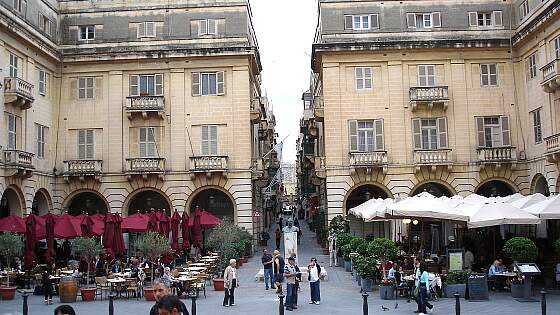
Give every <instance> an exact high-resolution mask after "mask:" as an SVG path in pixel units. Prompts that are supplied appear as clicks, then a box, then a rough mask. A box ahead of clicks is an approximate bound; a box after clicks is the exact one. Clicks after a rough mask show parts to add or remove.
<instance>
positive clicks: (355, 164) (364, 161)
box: [350, 151, 388, 172]
mask: <svg viewBox="0 0 560 315" xmlns="http://www.w3.org/2000/svg"><path fill="white" fill-rule="evenodd" d="M387 164H388V161H387V151H372V152H350V166H351V167H352V168H354V169H359V168H377V167H381V168H383V172H386V171H387Z"/></svg>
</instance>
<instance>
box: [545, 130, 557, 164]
mask: <svg viewBox="0 0 560 315" xmlns="http://www.w3.org/2000/svg"><path fill="white" fill-rule="evenodd" d="M544 141H545V143H546V157H547V159H548V160H549V161H550V162H558V161H560V133H557V134H555V135H552V136H549V137H546V138H544Z"/></svg>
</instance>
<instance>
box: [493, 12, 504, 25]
mask: <svg viewBox="0 0 560 315" xmlns="http://www.w3.org/2000/svg"><path fill="white" fill-rule="evenodd" d="M493 14H494V26H503V18H502V11H494V12H493Z"/></svg>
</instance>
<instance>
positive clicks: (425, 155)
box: [414, 149, 453, 170]
mask: <svg viewBox="0 0 560 315" xmlns="http://www.w3.org/2000/svg"><path fill="white" fill-rule="evenodd" d="M452 159H453V157H452V155H451V149H436V150H415V151H414V164H415V165H416V167H417V168H418V167H421V166H431V167H432V168H433V169H434V170H435V167H436V166H438V165H447V166H448V167H450V166H451V165H452V164H453V160H452Z"/></svg>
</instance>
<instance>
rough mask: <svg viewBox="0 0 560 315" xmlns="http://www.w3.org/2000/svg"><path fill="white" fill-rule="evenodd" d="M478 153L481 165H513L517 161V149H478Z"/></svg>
mask: <svg viewBox="0 0 560 315" xmlns="http://www.w3.org/2000/svg"><path fill="white" fill-rule="evenodd" d="M476 153H477V155H478V161H479V162H480V163H481V164H488V163H497V164H500V163H511V162H513V161H514V160H515V159H516V150H515V147H498V148H478V149H476Z"/></svg>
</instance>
